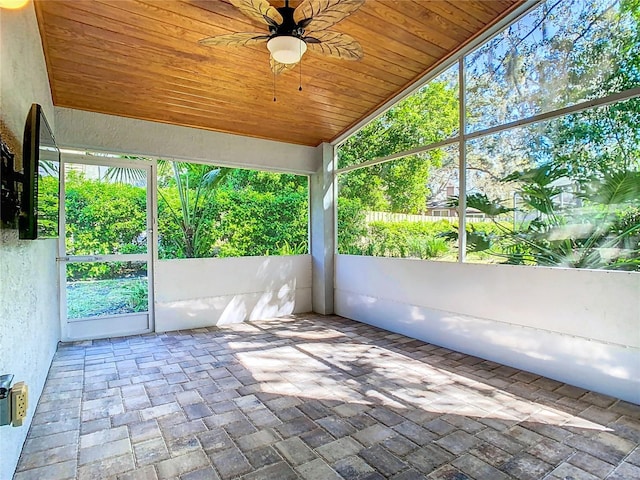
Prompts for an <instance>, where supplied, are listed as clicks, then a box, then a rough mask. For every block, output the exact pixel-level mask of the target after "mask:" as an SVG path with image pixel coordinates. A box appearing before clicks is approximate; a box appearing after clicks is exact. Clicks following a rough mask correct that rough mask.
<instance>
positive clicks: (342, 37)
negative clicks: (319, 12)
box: [304, 32, 364, 60]
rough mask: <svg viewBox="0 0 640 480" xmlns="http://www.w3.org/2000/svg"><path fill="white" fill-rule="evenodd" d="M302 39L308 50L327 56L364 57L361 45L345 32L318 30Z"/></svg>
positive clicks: (357, 58)
mask: <svg viewBox="0 0 640 480" xmlns="http://www.w3.org/2000/svg"><path fill="white" fill-rule="evenodd" d="M304 40H305V42H306V43H307V47H309V49H310V50H313V51H314V52H318V53H321V54H322V55H327V56H329V57H334V58H342V59H344V60H360V59H362V57H364V52H363V51H362V46H361V45H360V44H359V43H358V41H357V40H356V39H355V38H353V37H351V36H349V35H347V34H346V33H338V32H318V33H314V34H313V35H312V36H310V37H305V38H304Z"/></svg>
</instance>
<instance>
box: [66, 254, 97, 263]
mask: <svg viewBox="0 0 640 480" xmlns="http://www.w3.org/2000/svg"><path fill="white" fill-rule="evenodd" d="M103 259H104V257H101V256H96V255H74V256H73V257H71V256H69V257H58V258H57V260H58V261H59V262H71V261H73V262H99V261H100V260H103Z"/></svg>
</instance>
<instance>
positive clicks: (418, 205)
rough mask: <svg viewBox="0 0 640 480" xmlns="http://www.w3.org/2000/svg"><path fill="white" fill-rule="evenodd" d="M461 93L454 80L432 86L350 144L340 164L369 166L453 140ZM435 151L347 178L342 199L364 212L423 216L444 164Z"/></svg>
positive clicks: (343, 178)
mask: <svg viewBox="0 0 640 480" xmlns="http://www.w3.org/2000/svg"><path fill="white" fill-rule="evenodd" d="M458 113H459V110H458V99H457V92H456V89H455V87H454V86H452V84H451V81H450V79H448V78H445V79H442V80H437V81H432V82H430V83H428V84H427V85H426V86H424V87H423V88H421V89H420V90H419V91H418V92H416V93H415V94H413V95H411V96H409V97H407V98H406V99H405V100H403V101H402V102H400V103H399V104H398V105H396V106H395V107H393V108H391V109H390V110H388V111H387V112H386V113H384V114H383V115H382V116H380V117H378V118H377V119H376V120H374V121H372V122H371V123H369V124H368V125H366V126H365V127H364V128H362V129H361V130H360V131H359V132H357V133H356V134H355V135H353V136H352V137H350V138H349V140H347V142H345V144H344V145H342V146H341V147H340V148H339V150H338V164H339V166H340V167H341V168H342V167H347V166H350V165H356V164H358V163H362V162H363V161H366V160H372V159H376V158H381V157H385V156H388V155H391V154H393V153H397V152H402V151H405V150H409V149H411V148H414V147H417V146H421V145H426V144H429V143H433V142H436V141H439V140H443V139H445V138H448V137H450V136H451V135H452V134H453V133H454V131H455V130H456V128H457V127H458ZM442 161H443V152H442V151H440V150H433V151H430V152H427V153H423V154H420V155H412V156H409V157H406V158H403V159H400V160H395V161H393V162H388V163H384V164H380V165H375V166H373V167H370V168H367V169H360V170H354V171H352V172H349V173H348V174H345V175H341V178H340V190H339V191H340V197H341V198H349V199H358V200H359V201H360V202H361V204H362V205H363V207H364V208H367V209H369V210H381V211H389V212H404V213H420V212H423V211H424V210H425V209H426V202H425V201H426V198H427V197H428V196H429V187H428V180H429V175H430V172H431V170H432V169H433V168H437V167H439V166H440V165H441V164H442Z"/></svg>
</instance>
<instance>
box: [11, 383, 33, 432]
mask: <svg viewBox="0 0 640 480" xmlns="http://www.w3.org/2000/svg"><path fill="white" fill-rule="evenodd" d="M10 397H11V424H12V425H13V426H14V427H21V426H22V422H23V421H24V419H25V418H26V417H27V409H28V408H29V389H28V387H27V385H26V384H25V383H24V382H17V383H16V384H14V385H13V388H12V389H11V394H10Z"/></svg>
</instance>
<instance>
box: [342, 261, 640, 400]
mask: <svg viewBox="0 0 640 480" xmlns="http://www.w3.org/2000/svg"><path fill="white" fill-rule="evenodd" d="M363 279H366V281H364V280H363ZM335 288H336V292H335V304H336V313H337V314H339V315H343V316H345V317H348V318H351V319H354V320H358V321H361V322H365V323H369V324H371V325H376V326H378V327H381V328H384V329H386V330H391V331H394V332H398V333H402V334H405V335H408V336H411V337H414V338H418V339H421V340H424V341H427V342H431V343H434V344H436V345H441V346H444V347H447V348H451V349H454V350H457V351H460V352H465V353H469V354H472V355H476V356H478V357H481V358H485V359H489V360H493V361H496V362H499V363H502V364H505V365H510V366H513V367H517V368H521V369H524V370H527V371H531V372H535V373H538V374H541V375H545V376H547V377H550V378H554V379H556V380H559V381H563V382H567V383H569V384H572V385H577V386H580V387H583V388H587V389H591V390H595V391H598V392H601V393H605V394H609V395H612V396H615V397H618V398H622V399H625V400H628V401H631V402H634V403H640V361H639V360H638V359H640V275H639V274H637V273H633V272H611V271H592V270H578V269H555V268H543V267H522V266H511V265H477V264H458V263H448V262H425V261H420V260H410V259H393V258H377V257H360V256H350V255H338V256H337V259H336V283H335Z"/></svg>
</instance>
